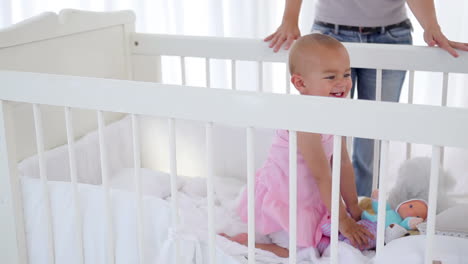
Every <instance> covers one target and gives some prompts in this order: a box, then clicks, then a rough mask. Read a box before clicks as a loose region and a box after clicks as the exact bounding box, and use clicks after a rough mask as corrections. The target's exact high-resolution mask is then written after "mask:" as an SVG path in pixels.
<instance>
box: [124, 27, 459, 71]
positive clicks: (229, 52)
mask: <svg viewBox="0 0 468 264" xmlns="http://www.w3.org/2000/svg"><path fill="white" fill-rule="evenodd" d="M130 45H131V53H132V54H133V55H148V56H181V57H202V58H212V59H226V60H245V61H263V62H286V61H287V51H284V50H281V51H279V52H278V53H274V52H272V50H271V49H270V48H268V44H267V43H265V42H263V41H262V40H259V39H240V38H219V37H194V36H176V35H159V34H145V33H133V34H132V42H131V43H130ZM344 45H345V46H346V48H347V49H348V52H349V55H350V59H351V66H352V67H356V68H372V69H389V70H414V71H431V72H451V73H468V67H466V66H467V65H468V52H463V51H459V53H460V56H459V57H458V58H453V57H452V56H450V55H449V54H447V52H446V51H444V50H442V49H439V48H431V47H423V46H411V45H392V44H368V43H346V42H345V43H344Z"/></svg>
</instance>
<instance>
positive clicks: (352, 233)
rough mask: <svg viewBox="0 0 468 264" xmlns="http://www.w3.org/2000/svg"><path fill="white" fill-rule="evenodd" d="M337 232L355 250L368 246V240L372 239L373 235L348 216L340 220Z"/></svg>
mask: <svg viewBox="0 0 468 264" xmlns="http://www.w3.org/2000/svg"><path fill="white" fill-rule="evenodd" d="M339 230H340V233H341V234H342V235H343V236H345V237H346V238H348V239H349V241H350V242H351V244H352V245H353V246H354V247H356V248H365V247H367V246H368V244H369V239H374V235H372V233H371V232H369V230H367V229H366V228H365V227H364V226H362V225H359V224H358V223H356V221H354V220H353V219H352V218H351V217H348V216H346V217H343V218H341V219H340V224H339Z"/></svg>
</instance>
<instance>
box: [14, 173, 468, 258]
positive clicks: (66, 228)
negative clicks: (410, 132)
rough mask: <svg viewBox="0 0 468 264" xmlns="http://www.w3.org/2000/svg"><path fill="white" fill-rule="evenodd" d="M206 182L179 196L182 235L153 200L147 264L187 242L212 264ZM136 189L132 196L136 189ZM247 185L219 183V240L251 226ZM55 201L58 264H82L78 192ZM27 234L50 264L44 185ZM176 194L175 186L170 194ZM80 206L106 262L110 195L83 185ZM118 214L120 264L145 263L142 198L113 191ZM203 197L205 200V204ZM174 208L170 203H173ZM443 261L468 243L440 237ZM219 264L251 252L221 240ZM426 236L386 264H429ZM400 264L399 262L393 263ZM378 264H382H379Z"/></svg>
mask: <svg viewBox="0 0 468 264" xmlns="http://www.w3.org/2000/svg"><path fill="white" fill-rule="evenodd" d="M203 183H204V180H202V179H194V180H187V181H186V182H185V185H184V186H183V187H182V188H181V191H180V193H179V203H180V208H181V211H180V216H181V222H182V227H181V230H180V231H179V232H177V233H176V232H173V231H172V228H171V221H170V215H171V211H170V202H169V201H166V200H163V199H160V198H158V197H155V196H145V197H144V199H143V208H144V227H143V228H144V243H145V248H144V254H145V259H146V263H174V262H173V257H172V256H173V254H172V250H173V246H174V238H178V239H180V241H181V247H182V250H183V254H182V255H183V259H182V263H197V264H198V263H207V260H208V259H207V258H208V257H207V256H208V249H207V244H206V241H207V239H206V234H207V228H208V227H207V224H206V223H207V212H206V199H205V198H204V197H203V195H204V194H205V193H206V189H205V187H204V184H203ZM132 184H133V182H132V181H130V182H129V185H128V186H130V187H129V188H133V187H132V186H133V185H132ZM241 184H242V183H240V182H238V181H236V180H232V179H231V180H229V179H228V180H226V179H223V180H222V181H215V185H216V187H217V189H218V190H223V192H222V195H220V194H219V193H218V194H217V195H216V210H215V223H216V227H215V229H216V232H227V233H230V234H235V233H237V232H245V230H246V225H245V224H244V223H242V222H241V221H240V220H239V219H238V218H237V217H236V215H235V211H234V210H233V206H234V204H235V197H236V195H237V193H238V190H239V188H240V186H241ZM49 186H50V197H51V205H52V210H53V229H54V240H55V248H56V251H55V258H56V263H77V262H78V258H77V251H76V250H77V245H76V240H75V239H76V237H75V235H76V233H75V230H76V224H75V221H74V211H73V208H74V207H73V203H72V201H73V200H72V192H71V188H70V185H69V184H68V183H64V182H50V183H49ZM22 187H23V202H24V212H25V226H26V234H27V244H28V253H29V261H30V263H33V264H34V263H47V244H46V237H47V232H46V229H45V227H46V225H45V221H44V219H45V218H44V201H43V198H42V197H43V196H42V193H41V192H42V189H41V185H40V181H39V180H38V179H33V178H29V177H23V178H22ZM166 187H167V188H169V186H166ZM79 191H80V202H81V210H82V214H83V225H84V226H83V234H84V237H83V241H84V256H85V263H105V262H106V252H107V249H106V241H105V240H106V228H105V227H106V224H105V223H106V222H105V221H106V220H105V210H104V200H103V195H102V194H103V192H102V188H101V187H100V186H95V185H87V184H80V186H79ZM111 193H112V212H113V217H114V232H115V256H116V263H137V262H138V249H137V245H138V241H137V233H136V230H137V229H136V204H135V195H134V193H131V192H128V191H123V190H112V192H111ZM200 195H201V196H200ZM169 200H170V198H169ZM438 239H439V240H438V242H437V244H436V246H437V248H436V250H435V254H436V256H437V257H438V259H441V260H442V259H443V260H444V261H443V263H444V264H445V263H463V262H460V261H461V260H462V259H468V252H467V250H466V249H468V240H466V239H459V238H453V237H439V238H438ZM216 244H217V260H218V263H247V257H246V256H247V248H246V247H244V246H242V245H239V244H237V243H234V242H231V241H229V240H227V239H225V238H224V237H221V236H217V238H216ZM424 245H425V243H424V236H413V237H409V238H402V239H397V240H395V241H394V242H392V243H390V244H389V245H388V246H386V247H385V251H384V256H385V258H384V259H383V262H378V263H390V262H392V263H401V262H400V261H401V259H398V261H397V259H396V258H402V259H411V263H418V261H420V262H421V263H422V261H423V259H422V257H421V256H422V254H421V253H422V248H423V247H424ZM339 254H340V260H341V261H340V263H374V262H375V261H374V259H373V255H374V254H373V252H367V253H366V254H365V255H367V256H365V255H363V254H362V253H361V252H359V251H358V250H356V249H354V248H353V247H351V246H349V245H347V244H345V243H339ZM328 256H329V252H328V250H327V251H326V252H325V255H324V257H322V258H319V257H318V256H317V253H316V251H315V250H314V249H304V250H302V251H300V252H298V260H299V263H328V262H329V257H328ZM392 258H393V259H394V260H395V261H397V262H394V261H390V260H391V259H392ZM257 263H287V260H285V259H281V258H279V257H276V256H274V255H273V254H271V253H269V252H265V251H262V250H257ZM375 263H377V262H375Z"/></svg>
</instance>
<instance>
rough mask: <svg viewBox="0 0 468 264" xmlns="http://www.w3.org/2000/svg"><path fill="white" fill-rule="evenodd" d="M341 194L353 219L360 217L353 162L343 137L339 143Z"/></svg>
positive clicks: (360, 211)
mask: <svg viewBox="0 0 468 264" xmlns="http://www.w3.org/2000/svg"><path fill="white" fill-rule="evenodd" d="M340 183H341V190H340V191H341V196H343V200H344V202H345V204H346V207H347V208H348V210H349V212H350V213H351V216H352V217H353V219H354V220H356V221H357V220H359V219H361V214H362V210H361V208H359V205H358V196H357V191H356V182H355V180H354V170H353V164H352V163H351V160H350V159H349V155H348V150H347V148H346V138H345V137H343V140H342V143H341V178H340Z"/></svg>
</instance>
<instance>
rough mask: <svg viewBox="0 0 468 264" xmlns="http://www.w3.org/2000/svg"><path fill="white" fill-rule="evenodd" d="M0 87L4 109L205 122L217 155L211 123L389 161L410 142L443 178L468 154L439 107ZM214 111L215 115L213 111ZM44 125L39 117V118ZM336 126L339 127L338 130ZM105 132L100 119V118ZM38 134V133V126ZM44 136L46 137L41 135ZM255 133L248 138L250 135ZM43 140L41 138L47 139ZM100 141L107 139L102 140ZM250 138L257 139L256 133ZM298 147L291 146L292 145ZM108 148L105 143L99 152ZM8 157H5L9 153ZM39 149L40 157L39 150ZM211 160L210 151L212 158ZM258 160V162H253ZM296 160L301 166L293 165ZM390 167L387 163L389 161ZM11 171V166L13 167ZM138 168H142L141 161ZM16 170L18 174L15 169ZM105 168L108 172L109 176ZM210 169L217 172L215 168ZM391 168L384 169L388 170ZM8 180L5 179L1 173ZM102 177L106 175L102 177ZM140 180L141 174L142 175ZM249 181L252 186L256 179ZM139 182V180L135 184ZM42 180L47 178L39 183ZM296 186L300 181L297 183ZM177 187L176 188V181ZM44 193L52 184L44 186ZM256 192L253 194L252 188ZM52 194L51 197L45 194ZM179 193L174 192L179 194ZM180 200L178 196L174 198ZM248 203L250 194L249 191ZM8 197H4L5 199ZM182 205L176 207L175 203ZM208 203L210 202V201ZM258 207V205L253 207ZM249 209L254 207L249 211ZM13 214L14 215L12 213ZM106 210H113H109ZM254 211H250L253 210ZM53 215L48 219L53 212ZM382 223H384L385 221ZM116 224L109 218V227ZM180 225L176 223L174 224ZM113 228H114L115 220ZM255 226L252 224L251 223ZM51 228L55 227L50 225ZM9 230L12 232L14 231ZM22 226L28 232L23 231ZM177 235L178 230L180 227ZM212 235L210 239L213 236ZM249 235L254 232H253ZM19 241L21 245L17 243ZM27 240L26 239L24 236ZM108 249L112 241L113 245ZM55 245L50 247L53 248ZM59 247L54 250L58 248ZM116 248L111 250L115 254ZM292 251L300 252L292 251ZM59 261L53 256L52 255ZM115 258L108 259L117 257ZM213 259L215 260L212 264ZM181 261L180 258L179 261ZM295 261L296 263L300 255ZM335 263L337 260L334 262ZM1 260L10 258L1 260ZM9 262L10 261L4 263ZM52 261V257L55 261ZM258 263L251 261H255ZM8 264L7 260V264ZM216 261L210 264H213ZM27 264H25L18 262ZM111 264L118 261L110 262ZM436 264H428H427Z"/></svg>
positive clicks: (65, 84) (120, 84)
mask: <svg viewBox="0 0 468 264" xmlns="http://www.w3.org/2000/svg"><path fill="white" fill-rule="evenodd" d="M0 82H1V83H2V84H3V85H2V90H1V92H0V102H1V103H2V109H4V108H3V104H5V102H6V101H15V102H23V103H32V104H34V106H35V107H36V108H38V106H39V105H41V104H45V105H55V106H65V107H71V108H83V109H91V110H96V111H97V112H98V113H101V112H102V111H111V112H124V113H132V114H135V115H150V116H161V117H167V118H169V120H172V122H170V123H172V127H173V123H174V121H175V120H176V119H188V120H194V121H201V122H206V123H207V124H208V125H207V149H212V147H211V143H210V142H211V141H209V140H208V139H210V138H211V136H210V135H211V133H208V132H209V131H210V129H209V127H210V124H213V123H221V124H229V125H234V126H241V127H247V128H249V129H250V128H255V127H263V128H281V129H288V130H289V131H292V133H290V136H293V137H295V133H294V132H295V131H307V132H315V133H324V134H333V135H335V143H338V142H341V136H356V137H365V138H374V139H381V140H384V143H385V144H384V145H383V152H384V153H385V152H386V151H387V150H386V149H387V148H388V141H389V140H392V141H406V142H412V143H420V144H429V145H433V146H434V148H435V149H436V151H435V152H434V153H435V154H434V157H433V165H434V167H433V170H432V171H433V173H436V172H437V171H438V169H437V163H438V161H439V156H438V155H439V154H438V153H440V150H438V149H439V148H440V146H452V147H462V148H468V137H467V136H466V135H468V109H465V108H453V107H437V106H424V105H407V104H398V103H385V102H373V101H355V100H343V99H336V98H326V97H311V96H298V95H278V94H264V93H253V92H241V91H230V90H218V89H206V88H196V87H188V86H179V85H167V84H158V83H148V82H135V81H122V80H109V79H96V78H85V77H72V76H61V75H50V74H39V73H24V72H7V71H0ZM213 110H216V111H213ZM308 112H311V113H318V114H314V115H307V120H304V119H303V118H301V116H303V114H304V113H308ZM356 115H359V116H361V117H363V118H362V119H360V120H354V119H353V117H354V116H356ZM5 116H8V115H4V114H3V113H2V117H3V118H2V120H0V123H1V125H2V128H3V127H5V124H6V123H7V122H6V121H5V120H6V118H5ZM38 119H39V120H40V116H39V118H38ZM332 122H336V124H340V125H333V123H332ZM100 123H101V125H100V126H101V128H102V126H103V125H102V123H103V122H102V118H101V122H100ZM39 127H40V126H39ZM39 130H40V129H39ZM1 131H2V136H3V138H4V140H3V141H2V142H1V143H2V145H1V146H2V148H1V149H0V150H1V152H2V153H8V156H11V155H12V150H11V149H7V147H6V146H7V143H5V142H7V141H5V139H6V140H8V142H9V141H11V139H10V137H9V134H7V133H6V132H4V131H8V130H6V129H2V130H1ZM248 131H249V130H248ZM10 134H11V133H10ZM40 134H41V133H39V134H38V135H39V136H38V138H39V139H40V138H41V137H42V136H41V135H40ZM100 134H101V135H100V136H102V133H100ZM171 134H172V135H175V130H174V129H172V132H171ZM250 134H252V133H250ZM291 142H292V143H291ZM295 142H296V141H295V139H294V138H293V139H292V140H291V141H290V143H291V147H290V150H291V153H296V143H295ZM101 143H102V144H103V142H102V140H101V139H100V144H101ZM252 146H253V145H252V140H250V141H249V140H248V147H247V149H248V150H250V152H253V148H252ZM336 146H337V147H336V148H335V150H334V151H335V154H337V153H339V149H340V147H339V144H336ZM5 149H6V150H5ZM38 149H40V148H39V147H38ZM171 149H172V152H171V163H172V165H171V174H172V175H173V176H175V175H176V169H175V168H176V166H175V161H176V158H175V156H176V155H175V142H172V143H171ZM210 153H211V155H212V150H211V152H210ZM250 157H252V155H250ZM334 157H335V159H336V162H335V164H339V162H338V161H339V158H338V156H337V155H334ZM12 160H13V159H2V163H1V165H2V167H0V169H2V175H4V177H2V178H1V181H2V182H8V180H9V179H12V178H14V179H15V180H18V178H17V177H16V175H15V173H14V170H12V169H10V168H9V167H8V166H6V165H4V164H6V162H11V161H12ZM210 160H212V159H211V158H210V155H209V154H208V156H207V164H208V165H209V164H212V161H210ZM294 160H295V158H294ZM383 160H386V156H385V155H384V156H383ZM101 163H102V164H104V165H105V163H106V162H105V156H101ZM293 163H294V162H293ZM8 164H9V163H8ZM135 166H136V167H137V166H138V160H136V165H135ZM10 167H13V166H10ZM104 167H105V166H103V168H104ZM209 167H211V169H212V166H209ZM384 167H385V166H382V167H381V170H384ZM291 168H293V169H292V171H291V175H295V173H294V170H295V169H294V167H293V166H291ZM3 172H4V173H3ZM103 175H105V173H104V172H103ZM136 175H137V173H136ZM253 175H254V174H252V173H251V175H250V178H251V179H250V180H252V179H253ZM382 175H384V174H383V173H381V177H380V180H381V183H382V185H384V180H385V177H383V176H382ZM135 177H138V176H135ZM437 177H438V176H437V174H434V175H433V176H432V177H431V199H430V201H429V208H431V211H430V212H429V224H428V226H429V228H430V229H431V230H429V233H430V234H433V233H434V232H433V231H434V230H433V229H434V228H433V227H434V218H435V207H433V206H434V205H435V199H436V193H435V186H437ZM41 178H42V175H41ZM333 178H334V181H333V182H334V188H333V190H334V191H333V193H334V194H333V200H334V206H332V218H333V219H332V223H333V224H334V227H333V226H332V229H333V230H332V241H335V242H336V241H337V240H336V239H337V223H338V222H337V219H338V218H337V217H338V214H337V201H338V189H339V188H338V183H339V180H337V179H339V172H338V170H337V169H336V168H335V169H334V171H333ZM290 179H292V180H294V179H295V176H291V177H290ZM103 182H104V187H105V190H106V192H108V188H109V186H108V184H106V183H105V181H104V180H103ZM44 183H47V178H46V176H45V173H44ZM171 184H172V185H173V186H175V183H174V181H171ZM296 184H297V182H295V181H292V182H291V184H290V187H292V189H291V191H290V195H291V196H290V201H291V202H290V203H291V204H294V205H295V204H296V202H297V200H296V198H295V194H296V191H295V189H294V188H295V186H296ZM44 186H46V184H45V185H44ZM6 187H7V188H10V189H9V191H12V193H13V194H10V193H6V192H2V195H4V193H5V194H6V195H7V198H8V199H10V197H15V195H16V196H18V190H19V187H18V186H14V185H13V184H11V183H10V184H8V185H6ZM212 187H213V186H212V185H211V187H210V188H209V190H210V193H211V194H212V193H213V188H212ZM249 188H250V189H252V188H251V187H249ZM45 193H47V189H45ZM173 193H174V192H173ZM175 193H176V192H175ZM249 196H252V192H251V191H249ZM2 197H3V196H2ZM212 198H213V197H211V202H210V206H213V199H212ZM379 199H381V200H382V201H381V202H382V204H384V203H385V202H384V196H383V195H382V196H381V197H379ZM174 200H176V199H174ZM209 200H210V199H209ZM251 201H252V199H251ZM249 207H250V206H249ZM12 208H13V209H12ZM107 208H109V206H108V205H107ZM0 209H1V210H2V212H1V213H2V214H5V215H6V216H7V217H8V218H9V219H18V218H19V217H21V214H20V213H18V212H20V209H21V204H20V203H19V204H18V203H16V204H12V203H10V205H9V207H8V208H7V207H2V208H0ZM177 209H178V207H177V203H175V207H174V212H177ZM249 210H251V209H249ZM49 214H50V212H49ZM379 217H381V216H380V215H379ZM109 219H111V218H110V217H109V218H108V220H109ZM175 219H177V215H176V216H175ZM290 219H292V220H291V222H295V219H297V218H296V211H295V207H294V206H291V211H290ZM109 221H111V220H109ZM249 222H250V223H253V220H251V219H249ZM379 222H380V223H382V224H380V225H379V228H378V229H379V231H378V233H379V235H378V236H377V237H378V238H379V241H378V245H381V246H380V247H379V246H378V249H377V257H378V258H379V252H382V250H381V247H382V245H383V242H382V241H383V240H382V238H383V235H382V234H383V233H382V230H383V229H382V227H383V223H384V221H383V219H380V221H379ZM20 224H21V223H20V222H16V223H15V224H14V225H13V227H17V226H19V225H20ZM49 224H50V220H49ZM10 226H11V225H10ZM21 226H22V225H21ZM175 227H176V228H177V225H176V226H175ZM291 228H292V229H291V234H292V235H291V239H292V240H291V241H290V242H291V246H292V247H293V248H294V247H295V243H294V242H295V241H294V239H295V237H296V236H295V227H293V226H291ZM13 230H14V231H10V232H11V233H13V235H11V236H8V237H5V242H6V243H10V244H12V245H13V247H14V248H13V249H14V250H13V251H12V252H13V254H15V256H13V262H15V261H16V259H15V258H18V256H20V258H21V255H20V254H18V253H17V252H19V251H23V250H25V247H24V246H21V245H19V244H18V243H16V242H17V239H19V238H21V235H22V234H21V233H22V230H21V228H20V229H18V228H15V229H13ZM212 232H213V230H212V231H211V233H210V234H211V236H212V237H213V236H214V233H212ZM251 233H253V231H252V230H251ZM18 237H19V238H18ZM23 237H24V235H23ZM109 241H110V243H112V241H113V237H112V236H111V237H110V238H109ZM432 241H433V238H428V242H427V244H428V246H427V249H428V251H427V252H428V254H426V257H427V260H428V261H431V258H432V257H431V255H430V253H431V250H430V248H432V247H431V244H432ZM49 244H51V242H50V241H49ZM52 244H53V243H52ZM210 244H211V247H210V248H211V249H213V244H214V242H213V240H212V241H211V243H210ZM109 248H112V244H110V247H109ZM293 251H294V250H293ZM336 253H337V251H336V245H335V251H334V254H335V257H333V256H332V261H333V260H335V261H336V260H337V256H336ZM52 254H53V251H52ZM112 254H113V253H112V252H109V255H111V256H112ZM213 254H214V251H212V255H211V258H210V259H214V255H213ZM177 255H178V254H177V253H176V256H177ZM293 255H294V254H292V255H291V257H292V259H293V262H294V259H295V255H294V256H293ZM332 255H333V254H332ZM0 257H2V258H3V257H4V256H1V255H0ZM6 257H9V256H6ZM51 259H53V255H52V257H51ZM252 259H253V258H252ZM2 260H3V259H2ZM213 262H214V261H212V263H213ZM20 263H21V262H20ZM110 263H113V261H110ZM427 263H430V262H427Z"/></svg>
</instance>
